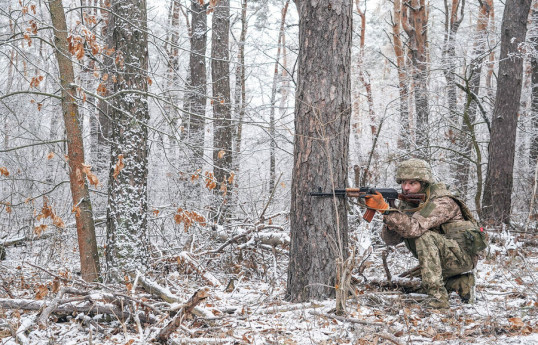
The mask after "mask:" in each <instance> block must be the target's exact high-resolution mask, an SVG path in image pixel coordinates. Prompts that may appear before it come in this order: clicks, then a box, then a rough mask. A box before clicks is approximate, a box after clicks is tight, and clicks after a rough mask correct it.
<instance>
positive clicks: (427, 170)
mask: <svg viewBox="0 0 538 345" xmlns="http://www.w3.org/2000/svg"><path fill="white" fill-rule="evenodd" d="M405 180H417V181H421V182H426V183H428V184H431V183H433V175H432V169H431V167H430V165H429V164H428V162H426V161H425V160H422V159H417V158H411V159H408V160H406V161H403V162H401V163H400V164H399V165H398V168H397V169H396V183H402V182H403V181H405Z"/></svg>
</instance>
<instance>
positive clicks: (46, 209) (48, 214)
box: [34, 196, 65, 236]
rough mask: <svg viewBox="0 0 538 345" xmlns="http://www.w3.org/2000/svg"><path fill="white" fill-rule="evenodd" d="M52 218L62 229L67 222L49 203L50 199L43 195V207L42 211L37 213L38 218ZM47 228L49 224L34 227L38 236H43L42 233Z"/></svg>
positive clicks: (53, 222)
mask: <svg viewBox="0 0 538 345" xmlns="http://www.w3.org/2000/svg"><path fill="white" fill-rule="evenodd" d="M47 218H50V219H51V220H52V224H53V225H54V226H55V227H57V228H60V229H63V228H65V223H64V221H63V219H62V218H60V217H59V216H58V215H57V214H56V212H55V211H54V209H53V208H52V205H50V204H49V199H48V198H47V197H46V196H44V197H43V207H42V208H41V212H40V213H39V214H38V215H37V217H36V220H37V221H41V220H42V219H47ZM46 229H47V225H45V224H41V225H38V226H36V227H34V233H35V234H36V235H37V236H41V234H42V233H43V232H44V231H45V230H46Z"/></svg>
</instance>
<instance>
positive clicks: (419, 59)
mask: <svg viewBox="0 0 538 345" xmlns="http://www.w3.org/2000/svg"><path fill="white" fill-rule="evenodd" d="M401 13H402V19H401V20H402V27H403V29H404V30H405V32H406V33H407V36H408V47H409V55H410V57H411V62H412V65H413V86H414V91H415V92H414V95H415V109H416V119H415V123H416V127H415V129H416V137H415V143H416V145H417V147H418V149H419V151H418V154H417V155H418V156H422V157H423V158H427V156H428V154H427V151H428V146H429V140H428V121H429V113H430V105H429V96H428V77H429V69H428V47H427V42H428V29H427V28H428V11H427V8H426V1H425V0H404V1H403V7H402V12H401Z"/></svg>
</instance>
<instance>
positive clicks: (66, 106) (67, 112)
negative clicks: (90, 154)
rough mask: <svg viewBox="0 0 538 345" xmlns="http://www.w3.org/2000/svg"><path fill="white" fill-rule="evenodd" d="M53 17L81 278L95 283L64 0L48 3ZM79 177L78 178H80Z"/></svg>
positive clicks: (90, 217)
mask: <svg viewBox="0 0 538 345" xmlns="http://www.w3.org/2000/svg"><path fill="white" fill-rule="evenodd" d="M49 6H50V16H51V20H52V25H53V27H54V28H55V30H54V42H55V45H56V49H55V51H54V52H55V55H56V60H57V61H58V69H59V72H60V81H61V87H62V88H61V90H62V112H63V117H64V123H65V130H66V134H67V150H68V153H67V155H68V157H69V160H68V162H69V181H70V185H71V196H72V197H73V205H74V207H78V209H80V214H79V216H78V217H75V220H76V225H77V236H78V246H79V252H80V268H81V274H82V279H84V280H86V281H93V280H96V279H97V278H98V277H99V255H98V253H97V241H96V237H95V225H94V221H93V213H92V205H91V202H90V194H89V192H88V184H87V182H86V175H85V173H84V172H83V167H82V165H83V164H84V145H83V142H82V132H81V129H80V124H79V112H78V106H77V103H76V101H75V99H74V96H75V95H76V92H77V91H76V90H77V87H76V85H75V74H74V71H73V63H72V62H71V60H70V58H69V57H70V56H71V53H70V52H68V42H67V25H66V21H65V13H64V9H63V6H62V1H61V0H52V1H50V2H49ZM77 175H78V176H77Z"/></svg>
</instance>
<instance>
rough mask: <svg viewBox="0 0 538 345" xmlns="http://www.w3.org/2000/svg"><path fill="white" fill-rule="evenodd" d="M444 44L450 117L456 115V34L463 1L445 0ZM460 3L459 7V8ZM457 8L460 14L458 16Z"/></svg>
mask: <svg viewBox="0 0 538 345" xmlns="http://www.w3.org/2000/svg"><path fill="white" fill-rule="evenodd" d="M444 2H445V42H444V44H445V46H444V50H443V59H444V61H445V63H444V67H445V68H444V70H443V72H444V74H445V78H446V84H447V103H448V113H449V116H451V117H456V116H457V115H458V109H457V92H456V34H457V33H458V29H459V27H460V24H461V22H462V20H463V16H464V12H463V11H464V9H465V1H463V2H460V0H451V1H450V6H449V0H445V1H444ZM460 4H461V8H460ZM458 9H459V10H460V15H459V17H458Z"/></svg>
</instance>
